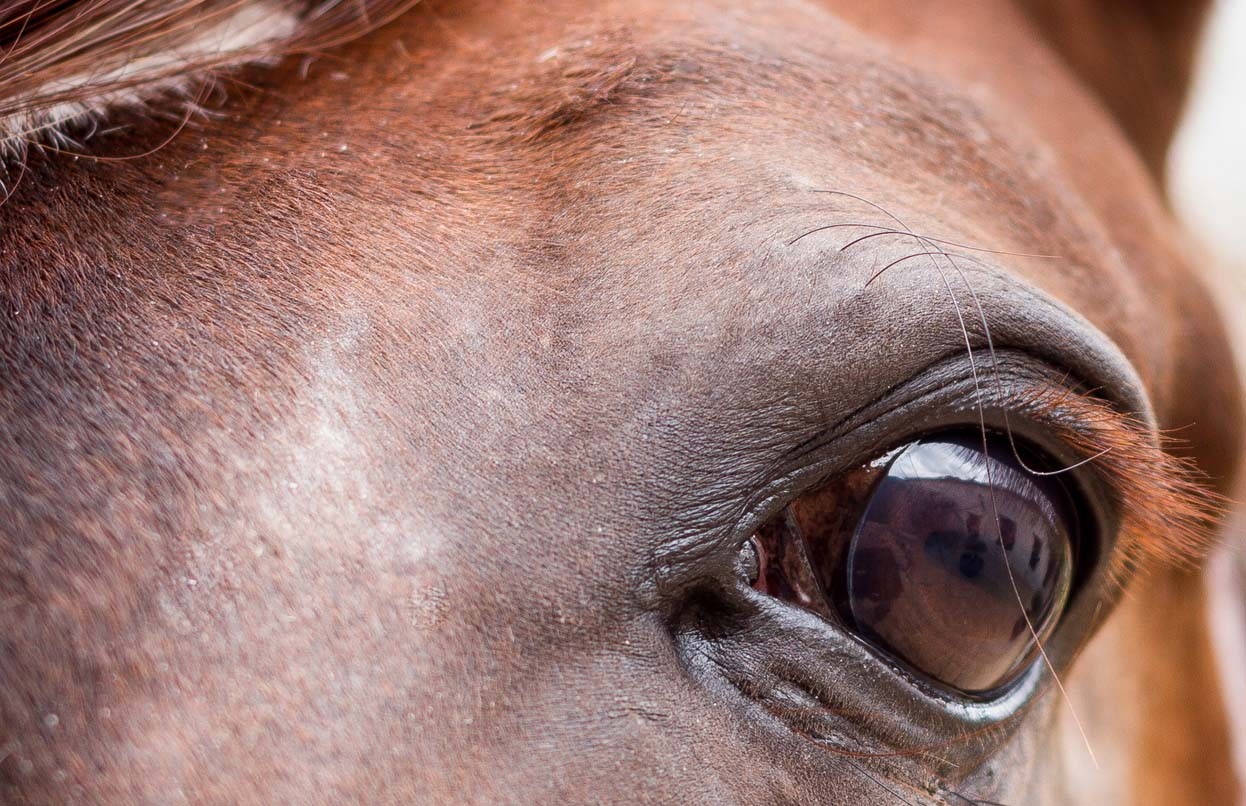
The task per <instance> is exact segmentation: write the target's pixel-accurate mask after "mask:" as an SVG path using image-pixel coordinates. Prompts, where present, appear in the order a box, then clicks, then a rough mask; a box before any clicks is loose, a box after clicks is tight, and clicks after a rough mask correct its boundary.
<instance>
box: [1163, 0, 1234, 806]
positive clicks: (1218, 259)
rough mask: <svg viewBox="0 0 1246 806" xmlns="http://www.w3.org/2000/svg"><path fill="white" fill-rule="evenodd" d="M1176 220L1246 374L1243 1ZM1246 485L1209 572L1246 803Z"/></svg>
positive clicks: (1182, 136)
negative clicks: (1187, 235) (1198, 252)
mask: <svg viewBox="0 0 1246 806" xmlns="http://www.w3.org/2000/svg"><path fill="white" fill-rule="evenodd" d="M1168 169H1169V171H1168V173H1169V176H1168V181H1169V190H1170V194H1171V196H1172V200H1173V204H1174V206H1175V207H1176V209H1177V213H1178V214H1179V215H1180V216H1181V218H1182V219H1183V220H1184V221H1185V224H1186V226H1187V228H1188V229H1189V230H1190V232H1191V233H1192V234H1193V235H1194V238H1195V240H1196V242H1197V245H1199V246H1201V247H1202V248H1203V249H1204V250H1205V253H1206V254H1207V256H1209V257H1210V258H1211V259H1212V263H1213V265H1212V266H1210V267H1208V268H1210V269H1211V272H1210V273H1211V274H1212V275H1213V281H1214V282H1216V283H1217V285H1218V286H1219V287H1220V289H1221V290H1222V293H1223V298H1222V300H1221V303H1222V306H1223V309H1224V311H1225V313H1226V314H1227V315H1228V320H1229V326H1230V329H1231V330H1232V331H1234V333H1235V334H1236V337H1237V344H1238V366H1239V367H1243V368H1244V369H1246V0H1218V3H1217V6H1216V9H1215V12H1214V14H1213V17H1212V19H1211V22H1210V25H1209V26H1208V29H1207V33H1206V40H1205V42H1204V45H1203V52H1202V55H1201V61H1200V65H1199V72H1198V75H1197V77H1196V79H1195V86H1194V93H1193V97H1192V98H1191V100H1190V105H1189V108H1188V109H1187V112H1186V117H1185V120H1184V123H1183V125H1182V128H1181V130H1180V131H1179V132H1178V135H1177V139H1176V142H1175V143H1174V145H1173V150H1172V152H1171V153H1170V155H1169V165H1168ZM1243 493H1246V484H1242V483H1240V482H1239V485H1238V493H1237V495H1236V496H1235V498H1236V500H1237V502H1238V503H1237V505H1236V507H1235V510H1236V511H1235V512H1234V515H1233V518H1232V519H1231V520H1230V522H1229V526H1228V529H1227V537H1228V539H1227V540H1226V541H1225V544H1224V545H1223V546H1222V548H1221V549H1219V550H1218V551H1217V553H1216V554H1215V555H1214V556H1213V557H1212V559H1211V562H1210V564H1209V566H1208V573H1209V577H1208V597H1209V604H1210V606H1211V619H1212V635H1213V642H1214V645H1215V647H1216V651H1217V654H1218V656H1219V658H1218V660H1219V662H1220V672H1221V686H1222V687H1223V689H1224V692H1223V693H1224V695H1225V698H1226V701H1227V702H1226V704H1227V706H1228V709H1229V713H1230V725H1231V730H1232V732H1233V744H1234V748H1233V749H1234V757H1235V760H1236V766H1237V772H1238V780H1239V781H1240V782H1241V783H1242V784H1243V788H1242V792H1241V793H1240V794H1239V800H1238V802H1239V804H1246V505H1243V504H1242V503H1241V502H1242V501H1244V500H1246V495H1244V494H1243Z"/></svg>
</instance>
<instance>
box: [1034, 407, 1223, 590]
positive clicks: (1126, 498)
mask: <svg viewBox="0 0 1246 806" xmlns="http://www.w3.org/2000/svg"><path fill="white" fill-rule="evenodd" d="M1014 405H1017V406H1019V407H1020V408H1021V409H1022V410H1024V411H1026V412H1027V413H1028V414H1029V415H1030V416H1032V417H1034V418H1035V419H1037V420H1039V421H1040V422H1044V423H1046V424H1048V425H1049V426H1050V427H1051V428H1052V429H1053V430H1055V431H1056V432H1057V433H1056V436H1058V437H1059V438H1060V439H1061V440H1062V441H1063V442H1065V443H1066V444H1068V445H1070V446H1071V447H1073V448H1074V449H1075V450H1077V451H1078V452H1079V453H1081V454H1082V455H1084V456H1091V455H1094V456H1097V458H1096V459H1095V461H1094V464H1095V466H1096V468H1097V469H1098V470H1099V472H1100V473H1102V474H1103V475H1104V476H1105V477H1106V478H1107V479H1108V480H1110V482H1111V484H1110V485H1108V486H1109V488H1110V490H1111V491H1112V494H1114V495H1116V496H1117V499H1118V500H1117V501H1116V502H1115V504H1116V507H1117V510H1118V511H1119V512H1120V515H1121V525H1120V550H1119V551H1118V552H1117V553H1116V555H1115V558H1114V561H1113V562H1112V565H1111V567H1110V569H1109V571H1110V574H1111V578H1112V580H1113V581H1114V582H1117V583H1121V582H1123V581H1124V580H1125V579H1127V578H1128V576H1129V575H1130V574H1131V573H1136V572H1139V571H1145V570H1147V569H1148V568H1150V567H1153V566H1155V565H1171V566H1177V567H1187V568H1188V567H1193V566H1195V565H1197V564H1198V563H1199V562H1200V561H1201V560H1202V559H1203V557H1205V556H1206V554H1207V552H1208V551H1209V550H1210V549H1211V547H1212V546H1213V544H1214V535H1215V534H1216V531H1217V528H1218V526H1219V525H1220V523H1221V521H1222V520H1223V518H1224V516H1225V513H1226V511H1227V504H1228V500H1227V499H1226V498H1225V497H1224V496H1222V495H1220V494H1218V493H1216V492H1214V491H1213V490H1211V489H1210V487H1208V486H1207V478H1206V476H1205V475H1204V474H1203V473H1202V472H1201V471H1200V470H1199V469H1198V467H1197V465H1196V464H1195V463H1194V461H1193V460H1192V459H1189V458H1185V457H1180V456H1177V455H1175V453H1174V452H1173V449H1174V448H1176V447H1178V446H1179V445H1180V441H1179V440H1178V439H1177V438H1176V437H1174V436H1173V435H1172V434H1171V433H1169V434H1164V433H1161V434H1159V435H1157V436H1156V437H1152V435H1151V432H1150V429H1149V428H1147V426H1146V424H1144V423H1143V422H1141V421H1139V420H1138V419H1137V418H1135V417H1133V416H1131V415H1128V414H1124V413H1122V412H1119V411H1117V410H1116V409H1114V408H1113V407H1112V406H1111V405H1109V404H1108V403H1107V402H1105V401H1103V400H1101V399H1099V398H1096V397H1093V396H1092V395H1089V394H1075V393H1072V392H1070V391H1068V390H1056V389H1052V388H1041V389H1031V390H1029V391H1027V392H1023V393H1022V394H1021V395H1020V396H1019V397H1018V399H1017V400H1016V401H1015V402H1014Z"/></svg>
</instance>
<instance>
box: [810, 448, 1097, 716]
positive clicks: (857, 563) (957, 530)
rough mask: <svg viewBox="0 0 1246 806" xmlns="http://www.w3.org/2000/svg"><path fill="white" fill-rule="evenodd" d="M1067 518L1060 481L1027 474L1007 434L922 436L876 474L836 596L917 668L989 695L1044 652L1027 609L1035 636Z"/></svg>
mask: <svg viewBox="0 0 1246 806" xmlns="http://www.w3.org/2000/svg"><path fill="white" fill-rule="evenodd" d="M1027 463H1030V464H1032V462H1031V461H1030V460H1028V459H1027ZM1072 523H1073V518H1072V514H1071V512H1070V510H1069V505H1068V496H1067V494H1066V493H1065V491H1064V489H1063V488H1062V487H1061V485H1060V484H1059V482H1057V481H1055V479H1054V478H1052V477H1040V476H1034V475H1033V474H1030V473H1028V472H1027V471H1026V470H1025V469H1024V468H1023V467H1021V466H1020V464H1019V463H1018V462H1017V461H1016V460H1015V458H1014V457H1013V453H1012V447H1011V445H1010V444H1009V443H1008V442H1006V441H1003V440H999V439H994V440H992V441H991V442H990V443H989V444H988V451H987V453H983V450H982V442H981V438H980V437H977V436H967V437H965V438H960V437H955V436H952V437H944V436H940V437H937V438H931V439H926V440H922V441H920V442H916V443H913V444H912V445H910V446H909V447H907V448H906V449H904V450H903V451H902V452H901V453H900V454H899V455H898V456H897V458H896V459H895V460H894V461H893V462H892V464H891V466H890V468H888V470H887V472H886V474H885V475H884V476H883V478H882V479H881V481H879V482H878V485H877V487H876V488H875V490H874V492H873V495H872V497H871V498H870V500H869V503H868V504H867V506H866V508H865V513H864V516H863V517H862V518H861V520H860V521H859V523H858V525H857V527H856V531H855V534H854V535H853V538H852V540H851V542H850V544H849V546H848V549H847V552H846V554H845V556H844V564H843V576H842V578H843V580H844V582H843V583H842V584H841V585H840V586H839V587H840V588H841V590H843V593H842V594H841V595H840V596H838V597H837V598H838V599H839V601H840V602H841V609H844V610H846V611H847V612H845V614H844V615H845V616H846V617H847V618H848V619H849V621H850V622H851V623H852V624H853V625H855V627H856V628H857V629H858V630H859V631H860V633H861V634H862V635H863V636H864V637H865V638H866V639H868V640H870V641H872V642H874V643H876V644H878V645H880V646H881V647H883V648H886V649H887V650H889V651H890V652H891V653H892V654H894V655H896V656H898V657H899V658H900V659H901V660H903V661H905V662H906V663H908V664H909V665H911V666H913V667H914V668H915V669H917V670H919V671H921V672H923V673H925V674H927V675H929V676H930V677H933V678H935V679H936V680H939V681H941V682H942V683H945V684H946V685H948V686H951V687H954V688H957V689H960V690H962V691H967V692H986V691H990V690H992V689H995V688H998V687H1000V686H1001V685H1003V684H1005V683H1007V682H1008V681H1009V680H1010V679H1011V678H1013V677H1015V676H1016V675H1017V674H1018V673H1019V672H1020V671H1021V670H1022V669H1024V668H1025V667H1026V666H1028V665H1029V663H1030V662H1031V661H1032V660H1033V658H1034V657H1035V655H1036V653H1037V644H1036V643H1035V640H1034V636H1033V634H1032V633H1031V631H1030V629H1029V626H1027V624H1026V617H1028V619H1029V621H1030V623H1031V624H1032V625H1033V627H1034V630H1035V631H1036V632H1037V633H1038V635H1039V637H1040V639H1042V638H1046V636H1047V635H1048V634H1049V633H1050V632H1051V630H1052V628H1053V627H1054V624H1055V622H1056V621H1057V618H1058V616H1059V612H1060V610H1061V609H1062V607H1063V604H1064V601H1065V599H1066V598H1067V596H1068V592H1069V587H1070V583H1071V578H1072V565H1073V563H1072V560H1073V558H1072V535H1071V531H1072ZM811 548H812V546H811ZM829 587H832V588H834V587H835V586H833V585H832V586H829Z"/></svg>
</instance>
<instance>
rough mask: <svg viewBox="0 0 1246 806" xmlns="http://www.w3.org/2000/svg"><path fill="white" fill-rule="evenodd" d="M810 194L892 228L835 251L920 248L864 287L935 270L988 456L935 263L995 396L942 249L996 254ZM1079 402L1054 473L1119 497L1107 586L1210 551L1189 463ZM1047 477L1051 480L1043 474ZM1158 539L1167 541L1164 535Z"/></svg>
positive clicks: (1047, 404)
mask: <svg viewBox="0 0 1246 806" xmlns="http://www.w3.org/2000/svg"><path fill="white" fill-rule="evenodd" d="M815 192H817V193H827V194H833V195H837V196H840V197H844V198H848V199H852V200H854V201H856V202H858V203H861V204H864V205H867V206H868V207H870V208H872V209H873V210H875V211H877V212H879V213H881V214H883V215H885V216H887V217H888V218H889V219H891V220H892V221H894V222H895V224H896V225H897V226H898V229H897V228H894V227H879V226H876V225H870V224H863V225H861V226H862V227H863V228H868V229H875V230H879V231H878V232H875V233H873V234H872V235H868V236H865V237H864V238H857V239H855V240H853V241H851V242H850V243H849V244H848V245H847V246H844V247H841V251H842V250H843V249H846V248H848V246H851V245H855V244H858V243H860V242H861V241H862V240H866V239H868V238H870V237H874V236H882V235H895V236H897V237H906V238H911V239H913V240H915V241H916V242H917V243H918V244H920V246H921V249H922V250H923V251H919V252H917V253H915V254H909V255H906V256H904V257H902V258H900V259H898V260H894V261H892V262H891V263H889V264H887V265H886V266H885V267H883V268H882V269H881V270H879V271H877V272H875V274H874V275H873V276H872V277H870V279H869V281H868V282H867V283H866V286H867V287H868V286H869V285H871V284H872V283H873V282H874V281H875V280H877V279H878V278H879V277H880V276H882V275H883V274H885V273H886V272H887V271H889V270H890V269H892V268H894V267H895V266H898V265H900V264H902V263H905V262H907V261H909V260H911V259H914V258H920V257H925V258H928V260H929V262H930V267H931V268H933V269H934V270H935V271H936V272H938V274H939V276H940V278H941V279H942V282H943V285H944V287H945V289H946V290H947V292H948V295H949V297H950V298H951V302H952V305H953V310H954V311H955V314H956V318H957V321H958V323H959V325H960V330H961V334H962V335H963V336H964V340H965V350H966V353H967V356H968V359H969V364H970V369H971V372H972V374H973V386H974V393H975V398H976V408H977V411H978V419H979V424H980V426H981V431H982V440H983V445H982V447H983V451H984V452H987V453H989V450H988V446H987V427H986V417H985V399H984V392H985V388H984V386H983V383H982V379H981V375H980V370H979V367H978V361H977V359H976V358H975V352H974V347H973V344H972V340H971V338H970V336H969V330H968V327H967V325H966V320H965V314H964V311H963V310H962V308H961V304H960V301H959V299H958V297H957V295H956V292H955V291H954V289H953V288H952V285H951V282H950V280H949V278H948V276H947V272H945V271H944V269H943V267H941V266H940V265H939V259H940V258H942V259H943V260H944V261H946V262H947V264H948V266H949V267H950V268H951V270H952V271H953V272H955V273H956V274H957V275H958V276H959V278H960V280H961V281H962V282H963V283H964V285H965V287H966V288H967V289H968V291H969V294H970V297H971V299H972V303H973V306H974V308H975V309H976V313H977V320H978V322H979V323H980V324H981V328H982V337H983V338H984V339H985V340H986V350H987V353H988V355H989V357H990V368H991V369H992V370H994V376H995V377H994V380H995V387H996V388H995V390H994V391H996V392H997V393H999V394H1000V395H1001V397H1002V396H1003V394H1004V388H1003V386H1004V384H1003V381H1002V378H1001V376H1000V373H999V370H998V361H997V357H996V352H995V345H994V343H993V340H992V338H991V330H990V325H989V324H988V323H987V319H986V314H985V311H984V309H983V307H982V304H981V302H980V300H979V299H978V295H977V292H976V291H975V289H974V287H973V284H972V283H970V282H969V279H968V276H967V275H966V274H965V272H964V270H963V269H962V268H961V267H960V265H959V264H958V263H957V259H961V260H966V259H968V260H974V258H973V257H972V256H969V255H965V254H963V253H953V252H950V251H949V250H948V249H947V248H945V245H954V246H956V247H959V248H968V249H974V250H975V251H981V252H989V253H1002V250H993V249H975V248H974V247H966V246H964V245H962V244H953V243H952V242H950V241H947V240H945V239H937V238H929V237H926V236H923V235H920V234H918V233H916V232H915V231H914V230H913V229H912V228H910V227H909V226H908V225H907V224H905V223H904V222H903V221H902V220H901V219H900V218H898V217H897V216H896V215H895V214H893V213H891V212H890V211H889V210H887V209H886V208H884V207H882V206H880V205H878V204H875V203H874V202H872V201H870V200H868V199H865V198H863V197H861V196H858V195H856V194H853V193H849V192H846V191H840V190H816V191H815ZM834 227H835V225H830V226H826V227H820V228H816V229H814V230H811V231H809V232H807V233H804V234H802V235H800V236H798V237H797V238H795V239H793V240H792V241H791V242H790V244H789V245H792V244H795V243H796V242H797V241H800V240H801V239H803V238H804V237H806V236H807V235H812V234H813V233H815V232H820V231H825V230H829V229H833V228H834ZM1032 257H1043V258H1048V257H1053V256H1048V255H1032ZM1069 400H1070V398H1068V397H1067V396H1064V395H1060V396H1059V397H1056V398H1051V399H1047V398H1044V397H1043V396H1042V393H1041V391H1040V392H1035V393H1032V394H1031V395H1030V400H1029V401H1028V402H1029V404H1030V406H1031V408H1032V412H1033V413H1034V414H1035V415H1038V414H1046V415H1048V416H1050V415H1053V414H1055V413H1056V412H1055V410H1054V409H1055V408H1056V407H1057V406H1058V404H1061V403H1068V402H1069ZM1082 402H1083V403H1085V404H1087V405H1086V406H1084V407H1082V408H1081V410H1080V411H1079V412H1078V413H1079V414H1081V415H1083V416H1084V418H1085V419H1084V420H1082V421H1080V422H1079V420H1077V419H1074V420H1073V421H1072V422H1074V423H1078V425H1077V426H1075V427H1074V426H1070V425H1069V422H1068V421H1065V420H1063V419H1061V418H1054V419H1055V420H1056V424H1058V425H1059V426H1062V427H1063V431H1064V434H1063V436H1064V438H1065V441H1066V442H1067V443H1068V444H1070V445H1071V446H1073V447H1075V448H1078V449H1080V450H1081V451H1082V456H1083V459H1082V460H1081V461H1079V462H1078V463H1076V464H1074V465H1070V466H1068V467H1065V468H1062V469H1060V470H1057V471H1055V472H1065V471H1068V470H1071V469H1073V468H1074V467H1077V466H1079V465H1082V464H1087V463H1090V462H1101V463H1102V465H1101V468H1100V469H1101V470H1106V471H1107V473H1108V475H1109V476H1110V477H1111V478H1113V480H1114V481H1115V482H1116V484H1115V485H1114V489H1115V490H1116V492H1117V495H1119V496H1120V500H1119V501H1118V504H1119V508H1120V512H1121V514H1122V523H1121V527H1120V541H1119V546H1120V548H1119V550H1118V551H1117V552H1115V553H1114V555H1113V563H1112V565H1111V567H1110V569H1109V576H1110V578H1111V580H1112V581H1113V582H1114V583H1118V584H1119V583H1123V582H1124V581H1125V580H1126V579H1127V578H1128V576H1129V574H1130V572H1132V571H1136V570H1137V569H1138V568H1140V567H1143V568H1144V567H1145V566H1146V565H1147V564H1148V563H1149V562H1154V561H1167V562H1176V563H1193V562H1194V561H1196V560H1197V558H1199V557H1201V556H1202V555H1203V553H1204V552H1205V551H1206V550H1207V547H1208V546H1209V545H1210V542H1211V541H1210V536H1211V534H1212V533H1213V532H1214V529H1215V525H1216V523H1217V522H1218V520H1219V517H1220V515H1219V513H1220V512H1221V510H1222V509H1223V506H1222V502H1221V501H1220V500H1218V499H1217V497H1216V496H1215V495H1214V494H1212V493H1211V492H1210V491H1209V490H1207V489H1206V488H1205V487H1204V486H1203V485H1202V484H1200V483H1199V481H1200V478H1199V476H1198V473H1197V470H1196V468H1195V467H1194V465H1193V464H1192V463H1191V462H1189V461H1186V460H1181V459H1178V458H1177V457H1175V456H1173V455H1172V454H1170V453H1168V452H1167V451H1165V450H1164V449H1163V447H1161V446H1160V445H1159V444H1157V443H1156V442H1155V441H1153V440H1151V439H1150V438H1149V433H1150V432H1149V429H1147V428H1146V427H1145V425H1144V424H1142V423H1139V422H1137V421H1136V420H1134V419H1132V418H1130V417H1129V416H1128V415H1122V414H1121V413H1119V412H1116V411H1115V410H1114V409H1112V408H1111V407H1110V406H1108V405H1107V404H1106V403H1103V402H1102V401H1094V400H1092V399H1084V400H1083V401H1082ZM1004 425H1005V430H1006V432H1007V434H1008V439H1009V442H1010V444H1011V445H1012V452H1013V454H1014V458H1015V459H1016V460H1017V461H1018V462H1019V463H1020V464H1021V466H1022V467H1025V468H1026V469H1027V470H1030V471H1031V472H1035V473H1036V474H1038V471H1036V470H1035V469H1033V468H1029V467H1028V466H1027V465H1026V464H1025V462H1024V460H1023V459H1022V457H1021V456H1020V455H1019V453H1018V451H1017V448H1016V444H1015V442H1014V440H1013V432H1012V427H1011V423H1010V422H1008V419H1007V417H1006V416H1005V423H1004ZM1047 474H1050V472H1048V473H1047ZM987 481H988V486H991V479H990V477H989V473H988V478H987ZM991 503H992V507H994V508H996V517H995V520H996V524H997V530H998V523H999V515H998V509H997V507H996V502H995V497H994V495H993V494H992V496H991ZM997 534H1001V536H1000V537H999V539H1000V540H1001V542H1002V540H1003V538H1002V533H998V531H997ZM1165 534H1166V536H1163V535H1165ZM1005 567H1006V568H1007V570H1008V578H1009V582H1010V583H1011V584H1012V587H1013V592H1014V593H1015V594H1016V596H1017V603H1018V605H1019V606H1020V608H1021V614H1022V617H1023V618H1024V619H1025V622H1026V626H1027V627H1028V628H1029V631H1030V635H1031V636H1032V637H1033V639H1034V641H1035V644H1036V646H1037V647H1038V651H1039V654H1040V656H1041V657H1042V660H1043V663H1044V664H1045V665H1046V666H1047V668H1048V670H1049V671H1050V672H1051V675H1052V679H1053V680H1054V681H1055V685H1056V687H1057V688H1058V689H1059V691H1060V694H1061V697H1062V699H1063V700H1064V702H1065V704H1066V705H1067V707H1068V709H1069V711H1070V714H1071V716H1072V718H1073V721H1074V723H1075V724H1076V725H1077V728H1078V731H1079V733H1080V734H1081V737H1082V741H1083V743H1084V745H1085V747H1086V751H1087V753H1088V754H1089V756H1090V759H1091V762H1092V763H1093V764H1094V766H1095V767H1096V768H1098V766H1099V763H1098V759H1097V758H1096V756H1095V752H1094V748H1093V747H1091V744H1090V739H1089V737H1088V736H1087V734H1086V731H1085V729H1084V727H1083V726H1082V722H1081V719H1080V718H1079V716H1078V714H1077V711H1076V709H1075V708H1074V706H1073V702H1072V700H1071V699H1070V698H1069V696H1068V694H1067V692H1066V691H1065V689H1064V684H1063V682H1062V681H1061V679H1060V676H1059V674H1058V673H1057V672H1056V669H1055V666H1054V665H1053V664H1052V662H1051V660H1050V658H1049V657H1048V655H1047V650H1046V647H1045V646H1044V645H1043V641H1042V640H1041V638H1040V637H1039V636H1038V633H1037V632H1036V630H1035V628H1034V624H1033V623H1032V621H1031V620H1030V617H1029V614H1028V613H1027V612H1026V610H1025V607H1024V605H1023V604H1022V602H1021V597H1020V591H1019V590H1018V589H1017V584H1016V580H1015V579H1014V578H1013V575H1012V569H1011V568H1010V567H1007V566H1005Z"/></svg>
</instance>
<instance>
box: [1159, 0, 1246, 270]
mask: <svg viewBox="0 0 1246 806" xmlns="http://www.w3.org/2000/svg"><path fill="white" fill-rule="evenodd" d="M1169 181H1170V187H1171V191H1172V196H1173V202H1174V204H1175V205H1176V207H1177V211H1178V212H1179V213H1180V215H1181V216H1182V218H1183V219H1184V220H1185V221H1186V223H1187V225H1188V226H1189V228H1190V229H1191V231H1193V233H1194V234H1195V236H1196V237H1197V238H1198V239H1199V241H1200V242H1201V243H1202V245H1203V246H1204V247H1205V248H1207V249H1209V250H1210V251H1211V252H1212V253H1213V254H1214V255H1215V256H1216V257H1218V258H1219V259H1220V262H1221V263H1222V265H1224V266H1226V267H1229V268H1232V269H1234V270H1235V271H1236V272H1237V273H1239V275H1240V278H1239V281H1238V283H1237V286H1238V287H1239V289H1240V288H1246V0H1219V2H1218V3H1217V7H1216V9H1215V11H1214V13H1213V17H1212V19H1211V23H1210V25H1209V27H1208V29H1207V34H1206V41H1205V42H1204V48H1203V53H1202V56H1201V64H1200V66H1199V72H1198V75H1197V78H1196V80H1195V86H1194V95H1193V98H1192V99H1191V103H1190V106H1189V108H1188V110H1187V113H1186V118H1185V124H1184V126H1183V127H1182V130H1181V131H1180V132H1179V134H1178V136H1177V140H1176V143H1175V144H1174V146H1173V151H1172V154H1171V156H1170V162H1169Z"/></svg>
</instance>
